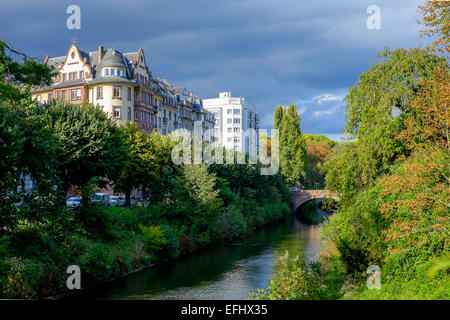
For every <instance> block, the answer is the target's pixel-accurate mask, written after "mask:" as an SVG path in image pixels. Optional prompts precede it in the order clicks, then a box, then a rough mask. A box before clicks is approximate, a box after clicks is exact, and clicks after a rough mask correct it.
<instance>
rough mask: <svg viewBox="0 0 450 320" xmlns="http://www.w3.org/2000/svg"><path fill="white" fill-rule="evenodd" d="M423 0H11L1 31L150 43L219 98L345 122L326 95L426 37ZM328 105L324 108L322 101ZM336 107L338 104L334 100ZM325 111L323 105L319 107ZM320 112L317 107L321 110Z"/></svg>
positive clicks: (27, 43) (322, 123)
mask: <svg viewBox="0 0 450 320" xmlns="http://www.w3.org/2000/svg"><path fill="white" fill-rule="evenodd" d="M419 3H420V1H411V0H401V1H400V0H399V1H389V0H385V1H379V0H358V1H354V0H352V1H350V0H349V1H343V0H342V1H334V0H328V1H326V0H317V1H299V0H277V1H275V0H271V1H267V0H232V1H230V0H228V1H215V0H201V1H194V0H192V1H186V0H166V1H163V0H157V1H133V0H129V1H111V0H110V1H60V0H58V1H56V0H55V1H39V2H35V1H24V0H17V1H14V2H6V1H2V3H1V4H0V38H4V39H6V40H8V41H9V42H10V43H11V44H12V45H13V46H14V47H15V48H17V49H19V50H22V51H24V52H27V53H28V54H30V55H33V56H38V57H45V55H47V54H51V55H52V56H58V55H64V54H66V52H67V50H68V47H69V45H70V43H71V40H70V39H71V38H72V37H74V36H75V37H77V38H78V39H79V41H78V45H79V46H80V47H81V48H82V49H85V50H95V49H96V48H97V46H98V45H103V46H105V47H113V46H114V47H115V48H116V49H118V50H120V51H122V52H128V51H135V50H137V49H138V48H140V47H141V48H143V49H144V51H145V53H146V56H147V60H148V62H149V64H150V67H151V70H152V72H153V74H154V75H155V76H158V77H162V76H164V75H165V76H167V78H168V79H169V80H170V81H171V82H173V83H175V84H176V85H180V86H186V87H188V88H189V89H191V90H193V91H194V92H196V93H197V94H198V95H200V96H202V97H205V98H209V97H215V96H217V95H218V92H219V91H225V90H226V91H232V93H233V95H236V96H245V97H246V98H247V99H248V100H250V101H252V102H254V103H255V104H257V105H258V106H259V108H260V112H261V119H262V127H266V128H268V127H271V125H272V117H271V115H272V113H273V109H274V107H275V106H276V105H277V104H289V103H294V102H297V103H298V104H299V107H298V109H299V110H301V109H302V108H304V107H306V109H305V111H304V112H303V113H302V129H303V130H304V131H305V132H310V133H327V134H329V135H332V134H337V133H340V132H341V129H342V126H343V115H339V109H338V108H334V104H337V103H338V104H342V101H337V100H334V101H327V102H322V103H321V104H319V103H318V102H317V99H316V100H314V97H319V96H322V95H324V94H326V93H329V94H332V95H335V96H337V97H340V98H343V96H345V91H346V89H347V88H348V87H349V86H351V85H352V84H353V83H354V82H355V81H356V80H357V77H358V75H359V74H360V73H361V72H363V71H365V70H367V69H368V68H369V66H370V64H372V63H374V62H375V61H376V60H375V55H376V53H377V52H379V51H380V50H383V48H384V47H387V46H389V47H391V48H397V47H414V46H418V45H420V38H419V37H418V29H419V26H418V25H417V24H416V20H417V18H418V17H417V14H416V8H417V5H418V4H419ZM70 4H77V5H79V6H80V8H81V14H82V25H81V27H82V29H81V30H68V29H67V28H66V19H67V17H68V15H67V14H66V8H67V6H68V5H70ZM372 4H375V5H378V6H380V8H381V19H382V20H381V21H382V22H381V23H382V25H381V26H382V28H381V30H368V29H367V28H366V19H367V17H368V14H367V13H366V9H367V7H368V6H369V5H372ZM320 108H322V109H320ZM326 108H328V109H326ZM321 110H322V111H323V110H325V111H326V112H325V111H324V112H322V113H320V112H319V113H317V112H318V111H321ZM314 112H316V114H315V115H314Z"/></svg>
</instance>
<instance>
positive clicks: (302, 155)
mask: <svg viewBox="0 0 450 320" xmlns="http://www.w3.org/2000/svg"><path fill="white" fill-rule="evenodd" d="M280 170H281V175H282V176H283V177H284V179H285V180H286V182H287V183H288V184H289V185H301V184H305V183H306V177H307V170H308V159H307V156H306V143H305V140H304V139H303V136H302V132H301V129H300V116H299V115H298V113H297V106H296V105H295V104H291V105H289V107H288V108H287V111H286V114H285V115H284V117H283V125H282V129H281V133H280Z"/></svg>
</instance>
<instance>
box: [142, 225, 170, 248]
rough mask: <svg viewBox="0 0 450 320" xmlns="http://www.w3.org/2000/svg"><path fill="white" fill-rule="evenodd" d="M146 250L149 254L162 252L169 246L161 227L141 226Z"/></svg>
mask: <svg viewBox="0 0 450 320" xmlns="http://www.w3.org/2000/svg"><path fill="white" fill-rule="evenodd" d="M139 229H140V230H141V232H142V239H143V241H144V244H145V248H146V250H147V251H148V252H149V253H154V252H157V251H160V250H162V249H163V248H164V246H165V245H166V244H167V239H166V237H165V233H164V230H163V229H162V228H161V227H160V226H148V227H147V226H144V225H142V224H141V225H139Z"/></svg>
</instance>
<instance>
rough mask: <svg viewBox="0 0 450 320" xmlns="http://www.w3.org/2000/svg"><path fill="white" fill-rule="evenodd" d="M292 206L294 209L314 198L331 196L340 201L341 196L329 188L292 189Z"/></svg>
mask: <svg viewBox="0 0 450 320" xmlns="http://www.w3.org/2000/svg"><path fill="white" fill-rule="evenodd" d="M291 196H292V208H293V209H294V211H297V209H298V208H299V207H300V206H301V205H302V204H304V203H306V202H308V201H310V200H313V199H323V198H331V199H333V200H336V201H338V200H339V197H338V196H337V195H335V194H332V193H331V192H330V191H328V190H299V191H292V192H291Z"/></svg>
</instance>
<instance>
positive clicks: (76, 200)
mask: <svg viewBox="0 0 450 320" xmlns="http://www.w3.org/2000/svg"><path fill="white" fill-rule="evenodd" d="M66 204H67V207H68V208H75V207H79V206H80V205H81V198H80V197H72V198H69V199H67V201H66Z"/></svg>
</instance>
